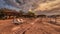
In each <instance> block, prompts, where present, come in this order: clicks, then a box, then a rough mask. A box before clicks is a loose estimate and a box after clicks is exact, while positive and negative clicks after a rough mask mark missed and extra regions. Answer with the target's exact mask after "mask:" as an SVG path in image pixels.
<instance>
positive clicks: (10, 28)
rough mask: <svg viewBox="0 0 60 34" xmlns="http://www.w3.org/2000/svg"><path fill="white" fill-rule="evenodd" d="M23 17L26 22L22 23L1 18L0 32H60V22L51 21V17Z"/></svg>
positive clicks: (52, 33)
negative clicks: (16, 23) (17, 23)
mask: <svg viewBox="0 0 60 34" xmlns="http://www.w3.org/2000/svg"><path fill="white" fill-rule="evenodd" d="M19 19H20V18H19ZM22 19H23V20H24V23H23V24H20V25H15V24H13V23H12V19H7V20H0V34H60V24H57V23H50V22H49V18H43V19H42V20H41V18H22ZM52 21H54V19H52ZM58 22H59V19H58Z"/></svg>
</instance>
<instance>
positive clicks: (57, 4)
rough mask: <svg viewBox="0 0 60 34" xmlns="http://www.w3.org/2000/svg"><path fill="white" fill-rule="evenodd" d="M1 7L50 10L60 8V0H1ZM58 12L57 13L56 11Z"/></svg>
mask: <svg viewBox="0 0 60 34" xmlns="http://www.w3.org/2000/svg"><path fill="white" fill-rule="evenodd" d="M0 8H9V9H15V10H23V11H25V12H27V11H29V10H30V11H50V12H52V11H51V10H53V9H55V10H56V8H57V9H60V0H0ZM55 14H56V13H55Z"/></svg>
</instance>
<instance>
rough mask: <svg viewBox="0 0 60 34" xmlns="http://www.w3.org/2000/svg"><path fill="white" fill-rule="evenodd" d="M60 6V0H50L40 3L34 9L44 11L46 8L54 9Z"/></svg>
mask: <svg viewBox="0 0 60 34" xmlns="http://www.w3.org/2000/svg"><path fill="white" fill-rule="evenodd" d="M59 6H60V0H55V1H50V2H45V3H41V4H39V6H38V7H37V8H36V9H34V11H38V10H41V11H44V10H52V9H54V8H58V7H59Z"/></svg>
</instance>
